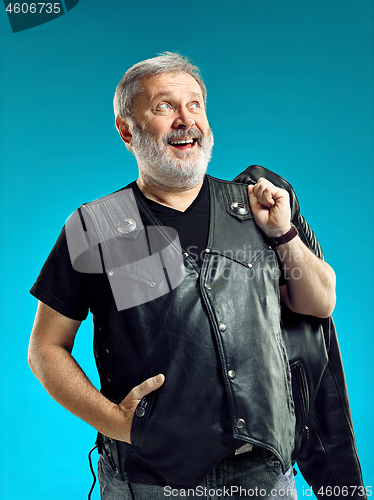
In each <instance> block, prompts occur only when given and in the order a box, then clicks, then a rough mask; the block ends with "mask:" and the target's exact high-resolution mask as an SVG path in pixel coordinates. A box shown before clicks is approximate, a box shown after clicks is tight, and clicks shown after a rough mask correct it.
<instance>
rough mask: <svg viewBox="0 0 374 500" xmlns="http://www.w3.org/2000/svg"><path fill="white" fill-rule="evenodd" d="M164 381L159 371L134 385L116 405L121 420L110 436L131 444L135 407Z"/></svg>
mask: <svg viewBox="0 0 374 500" xmlns="http://www.w3.org/2000/svg"><path fill="white" fill-rule="evenodd" d="M164 382H165V376H164V375H162V374H161V373H160V374H158V375H156V377H151V378H148V379H147V380H145V381H144V382H142V383H141V384H139V385H137V386H136V387H134V388H133V389H132V390H131V391H130V392H129V393H128V395H127V396H126V397H125V399H124V400H123V401H121V403H120V404H119V405H117V408H116V409H117V412H118V415H117V417H118V421H119V422H121V421H122V425H121V424H120V426H119V428H118V431H117V432H116V433H114V434H112V435H111V436H110V437H112V438H114V439H118V440H119V441H124V442H125V443H129V444H131V439H130V434H131V426H132V421H133V419H134V414H135V410H136V407H137V406H138V404H139V403H140V401H141V400H142V399H143V398H144V396H147V394H150V393H151V392H153V391H155V390H157V389H159V388H160V387H161V386H162V384H163V383H164Z"/></svg>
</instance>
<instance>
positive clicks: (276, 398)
mask: <svg viewBox="0 0 374 500" xmlns="http://www.w3.org/2000/svg"><path fill="white" fill-rule="evenodd" d="M208 182H209V190H210V205H211V208H210V229H209V239H208V246H207V249H206V250H205V253H204V261H203V266H202V268H201V272H200V271H199V269H198V268H197V266H196V264H195V262H194V261H193V259H192V258H191V257H190V256H189V255H188V254H187V253H186V252H185V251H184V250H183V249H181V248H180V247H178V243H177V238H174V239H173V238H172V237H170V235H169V234H168V233H166V231H165V230H164V228H162V226H160V225H159V223H158V221H157V220H156V219H155V218H154V216H153V214H152V213H151V211H150V210H149V209H148V207H147V205H146V204H145V203H144V201H143V200H142V199H141V198H136V205H137V209H138V213H135V214H134V213H128V212H126V211H128V210H129V209H130V208H129V204H126V203H124V204H123V203H119V201H118V200H119V199H120V198H119V197H121V192H118V193H114V194H112V195H109V196H108V197H105V198H103V199H100V200H97V201H96V202H93V203H90V204H87V205H84V206H82V210H83V212H84V219H85V222H86V225H90V224H92V227H93V228H94V229H95V234H96V235H97V238H98V241H99V242H100V243H101V245H102V252H103V260H104V262H105V265H106V271H107V272H108V276H109V281H111V279H112V280H114V281H115V283H116V284H115V285H114V288H113V291H114V290H117V291H116V293H114V295H116V294H117V296H118V290H119V289H120V287H121V285H120V284H119V283H122V281H121V280H123V282H126V279H127V280H130V281H127V282H126V283H127V284H126V285H124V290H129V289H131V287H132V286H133V287H134V294H137V293H138V292H139V293H140V288H141V287H143V288H144V290H145V289H146V287H148V289H152V290H153V292H152V293H154V294H155V295H154V297H155V298H153V300H148V301H146V302H144V301H143V303H138V304H137V305H134V306H131V303H130V306H124V307H123V306H122V305H120V306H119V305H118V301H117V304H116V303H115V301H113V306H112V311H111V314H110V317H109V318H106V317H95V318H94V326H95V335H94V349H95V356H96V361H97V366H98V370H99V374H100V379H101V385H102V388H101V390H102V392H103V394H104V395H105V396H106V397H108V398H109V399H111V400H112V401H116V402H119V401H121V400H122V399H123V398H124V397H125V396H126V395H127V394H128V392H129V391H130V390H131V389H132V388H133V387H134V386H136V385H138V384H139V383H140V382H142V381H143V380H145V379H146V378H148V377H149V376H152V375H156V374H157V373H163V374H164V375H165V383H164V384H163V386H162V387H161V388H160V389H159V390H157V391H155V392H153V393H151V394H150V395H149V396H147V397H146V398H144V399H143V400H142V401H141V402H140V403H139V406H138V409H139V411H137V412H136V413H135V416H134V420H133V424H132V430H131V442H132V444H131V445H129V444H127V443H123V442H119V441H113V440H111V439H108V438H106V437H105V436H100V437H101V442H102V444H103V446H105V447H106V450H107V452H108V453H109V454H110V456H111V458H112V459H113V461H114V463H115V465H116V467H117V468H118V469H119V470H120V471H121V475H122V477H123V479H126V480H129V481H130V482H143V483H149V484H159V485H171V486H178V487H193V486H196V485H198V484H199V483H200V482H201V480H202V479H203V477H204V476H205V475H206V474H207V473H208V472H209V470H210V469H211V468H212V467H213V466H214V465H215V463H217V462H218V461H219V460H220V459H222V458H223V457H224V456H226V455H227V454H228V453H230V452H232V451H233V450H234V449H236V448H238V447H240V446H241V445H243V444H244V443H246V442H247V443H252V444H253V445H258V446H261V447H263V448H265V449H267V450H269V451H270V452H272V453H273V454H274V455H275V456H276V457H277V458H278V459H279V460H280V462H281V464H282V467H283V470H284V471H285V470H287V469H288V468H289V467H290V466H291V453H292V451H293V447H294V437H295V411H294V404H293V399H292V388H291V373H290V369H289V364H288V360H287V356H286V351H285V345H284V340H283V336H282V331H281V317H280V294H279V266H278V261H277V258H276V255H275V253H274V251H273V250H272V249H271V248H270V247H269V246H268V245H267V243H266V241H265V239H264V237H263V235H262V233H261V231H260V230H259V229H258V228H257V226H256V224H255V223H254V220H253V218H252V214H251V211H250V209H248V211H247V209H246V208H244V209H243V207H242V205H239V209H238V206H237V205H235V203H240V204H245V205H246V206H247V207H249V201H248V194H247V186H246V185H243V184H240V183H230V182H226V181H220V180H217V179H214V178H212V177H209V176H208ZM103 207H104V208H103ZM240 207H242V209H241V210H240ZM139 216H140V220H139ZM123 220H125V221H126V222H125V223H123ZM129 220H130V222H128V221H129ZM131 221H132V222H131ZM131 224H135V226H136V228H137V229H136V230H135V232H136V231H138V232H137V234H133V236H136V237H130V238H129V237H128V236H127V237H126V233H124V230H123V226H124V225H125V226H126V225H127V226H129V225H130V226H131ZM107 226H111V228H112V230H113V231H114V232H115V231H116V230H117V231H119V233H120V234H119V237H118V238H113V240H114V243H113V242H112V243H113V244H111V245H109V246H108V247H107V248H106V245H105V242H104V240H105V238H107V237H108V235H107V234H106V229H105V228H106V227H107ZM135 226H134V227H135ZM155 226H156V227H157V229H158V231H160V234H161V235H162V237H164V238H165V240H168V241H169V243H170V245H171V246H173V247H174V249H175V248H177V249H178V252H177V253H178V255H179V256H182V257H183V259H182V258H180V260H179V262H178V259H177V260H176V262H177V263H176V266H179V268H178V269H179V270H178V272H176V273H174V272H173V276H179V284H178V285H177V286H173V284H172V283H170V279H168V270H170V265H168V263H167V264H165V262H164V263H162V266H163V268H162V269H163V271H164V272H163V273H160V272H157V273H155V272H154V271H152V269H153V267H152V266H153V264H152V261H149V262H150V264H149V265H148V264H147V262H146V261H147V258H148V257H149V258H150V259H151V258H153V255H152V249H151V248H150V246H151V245H150V244H149V238H148V239H147V238H146V240H147V241H148V250H149V255H148V257H146V256H145V255H143V254H142V251H139V262H140V261H141V260H144V259H145V260H144V263H145V265H144V266H142V265H140V264H139V263H135V265H134V262H129V261H126V262H125V263H124V264H123V262H122V263H119V261H118V258H117V257H118V256H120V255H122V256H123V255H125V254H126V252H127V253H128V254H131V255H136V254H137V251H136V250H134V248H136V244H137V241H138V242H141V241H142V231H144V232H145V233H146V234H148V233H149V230H147V228H151V227H155ZM100 228H101V229H100ZM130 229H131V228H130ZM121 231H122V232H121ZM125 231H126V230H125ZM131 232H132V231H131V230H130V231H129V233H127V235H129V234H130V233H131ZM108 234H109V233H108ZM124 234H125V237H123V235H124ZM91 240H92V237H91ZM144 241H145V240H143V243H144ZM91 243H92V242H91ZM161 246H162V245H161ZM131 248H132V250H131ZM129 249H130V250H129ZM110 252H111V253H112V255H109V253H110ZM113 255H115V257H113ZM132 260H134V259H132ZM119 264H122V265H119ZM169 264H170V262H169ZM113 266H117V267H113ZM126 266H127V267H126ZM128 266H130V267H131V272H130V271H129V269H130V268H129V267H128ZM124 269H125V270H126V272H124V271H123V270H124ZM147 273H148V274H147ZM180 273H182V278H181V274H180ZM165 276H166V279H165ZM169 278H170V272H169ZM165 282H166V283H167V285H168V286H169V288H168V290H166V293H165V290H164V291H162V290H161V288H162V287H165V286H166V285H165ZM128 283H130V285H129V284H128ZM131 283H133V285H131ZM139 287H140V288H139ZM158 288H159V290H158ZM160 290H161V291H160ZM138 302H139V301H138ZM140 302H141V301H140Z"/></svg>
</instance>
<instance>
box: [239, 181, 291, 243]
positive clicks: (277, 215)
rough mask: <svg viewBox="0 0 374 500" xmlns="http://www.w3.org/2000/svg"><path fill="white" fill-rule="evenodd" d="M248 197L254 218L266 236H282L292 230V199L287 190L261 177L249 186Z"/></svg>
mask: <svg viewBox="0 0 374 500" xmlns="http://www.w3.org/2000/svg"><path fill="white" fill-rule="evenodd" d="M248 196H249V203H250V205H251V210H252V213H253V218H254V220H255V222H256V224H257V226H258V227H259V228H260V229H261V231H263V232H264V233H265V234H266V236H282V235H283V234H285V233H287V231H289V230H290V229H291V207H290V197H289V194H288V192H287V191H286V190H285V189H281V188H279V187H277V186H274V184H272V183H271V182H270V181H268V180H267V179H264V178H263V177H260V178H259V179H258V181H257V183H256V184H255V185H254V186H253V185H249V186H248Z"/></svg>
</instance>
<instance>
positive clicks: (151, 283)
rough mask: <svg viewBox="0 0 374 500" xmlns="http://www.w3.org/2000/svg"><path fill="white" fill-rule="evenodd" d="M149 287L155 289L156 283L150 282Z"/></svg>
mask: <svg viewBox="0 0 374 500" xmlns="http://www.w3.org/2000/svg"><path fill="white" fill-rule="evenodd" d="M148 286H149V287H150V288H154V287H155V286H156V283H154V282H153V281H150V282H149V283H148Z"/></svg>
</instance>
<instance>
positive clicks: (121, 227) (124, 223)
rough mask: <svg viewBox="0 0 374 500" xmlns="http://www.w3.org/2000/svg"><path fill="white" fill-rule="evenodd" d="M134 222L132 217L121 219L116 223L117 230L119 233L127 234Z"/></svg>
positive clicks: (132, 228) (134, 225) (132, 229)
mask: <svg viewBox="0 0 374 500" xmlns="http://www.w3.org/2000/svg"><path fill="white" fill-rule="evenodd" d="M135 228H136V222H135V221H134V219H123V220H121V221H120V222H119V223H118V224H117V231H118V232H119V233H121V234H128V233H131V232H132V231H134V229H135Z"/></svg>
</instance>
